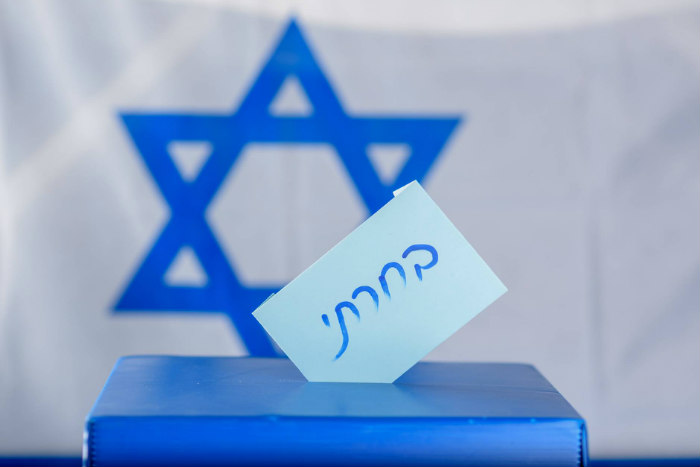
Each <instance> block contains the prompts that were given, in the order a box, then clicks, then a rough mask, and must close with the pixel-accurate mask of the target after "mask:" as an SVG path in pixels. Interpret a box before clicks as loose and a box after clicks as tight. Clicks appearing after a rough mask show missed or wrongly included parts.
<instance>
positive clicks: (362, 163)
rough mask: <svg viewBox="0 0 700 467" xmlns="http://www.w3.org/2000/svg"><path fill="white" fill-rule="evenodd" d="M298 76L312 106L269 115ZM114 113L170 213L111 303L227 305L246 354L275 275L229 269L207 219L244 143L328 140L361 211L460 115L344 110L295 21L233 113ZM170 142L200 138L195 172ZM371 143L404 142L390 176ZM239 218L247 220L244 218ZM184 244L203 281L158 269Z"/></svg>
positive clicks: (375, 204)
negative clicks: (179, 163) (205, 150)
mask: <svg viewBox="0 0 700 467" xmlns="http://www.w3.org/2000/svg"><path fill="white" fill-rule="evenodd" d="M289 76H295V77H296V78H297V80H298V82H299V83H300V84H301V86H302V88H303V90H304V91H305V92H306V95H307V97H308V99H309V102H310V104H311V105H312V107H313V112H312V113H311V115H308V116H300V117H295V116H273V115H271V114H270V112H269V110H268V109H269V106H270V104H271V103H272V101H273V99H274V98H275V96H276V95H277V93H278V91H279V89H280V88H281V86H282V84H283V83H284V81H285V80H286V78H287V77H289ZM121 118H122V120H123V122H124V124H125V126H126V128H127V130H128V132H129V134H130V136H131V138H132V140H133V142H134V144H135V146H136V148H137V149H138V151H139V152H140V154H141V156H142V157H143V160H144V162H145V164H146V166H147V167H148V170H149V171H150V173H151V175H152V176H153V178H154V180H155V181H156V183H157V185H158V188H159V189H160V192H161V194H162V195H163V197H164V198H165V200H166V202H167V203H168V205H169V207H170V212H171V217H170V219H169V220H168V222H167V224H166V225H165V227H164V228H163V230H162V232H161V233H160V235H159V236H158V238H157V239H156V241H155V243H154V244H153V246H152V248H151V250H150V251H149V252H148V254H147V255H146V257H145V258H144V260H143V262H142V263H141V265H140V267H139V268H138V270H137V271H136V273H135V275H134V277H133V278H132V280H131V282H130V283H129V284H128V285H127V287H126V290H125V291H124V292H123V294H122V296H121V298H120V299H119V300H118V302H117V304H116V306H115V311H116V312H168V313H172V312H198V313H202V312H204V313H206V312H215V313H225V314H227V315H228V316H229V317H230V319H231V321H232V322H233V324H234V326H235V327H236V329H237V331H238V333H239V335H240V336H241V338H242V340H243V343H244V344H245V346H246V347H247V349H248V351H249V352H250V354H252V355H260V356H272V355H276V350H275V348H274V346H273V344H272V343H271V341H270V340H269V338H268V336H267V334H266V333H265V331H264V330H263V329H262V327H261V326H260V325H259V324H258V323H257V321H256V320H255V319H254V318H253V316H252V314H251V313H252V311H253V310H254V309H255V308H256V307H257V306H258V305H259V304H260V303H261V302H262V301H263V300H264V299H265V298H267V297H268V296H269V295H270V294H271V293H273V292H275V291H277V290H279V289H280V288H281V287H282V284H275V285H270V286H259V287H253V286H250V285H246V284H244V283H242V282H241V281H240V280H239V279H238V277H237V276H236V272H235V271H236V267H235V258H229V259H228V260H227V257H226V255H225V254H224V251H223V250H222V248H221V246H220V245H219V242H218V241H217V239H216V237H215V236H214V233H213V232H212V230H211V229H210V227H209V225H208V224H207V221H206V219H205V211H206V209H207V206H208V205H209V204H210V203H211V201H212V199H213V198H214V196H215V195H216V193H217V190H218V189H219V187H220V186H221V184H222V183H223V181H224V179H225V178H226V177H227V176H228V174H229V172H230V171H231V169H232V168H234V167H235V164H236V161H237V159H238V157H239V155H240V154H241V150H242V149H243V147H244V146H245V145H246V144H248V143H251V142H257V143H266V142H268V143H269V142H275V143H327V144H330V145H332V146H334V147H335V150H336V152H337V154H338V155H339V157H340V159H341V161H342V163H343V166H344V167H345V169H346V170H347V172H348V174H349V176H350V178H351V179H352V181H353V183H354V184H355V187H356V189H357V192H358V193H359V195H360V198H361V199H362V201H363V203H364V205H365V206H366V208H367V211H368V214H371V213H373V212H375V211H376V210H378V209H379V208H380V207H381V206H382V205H383V204H385V203H386V202H387V201H388V200H389V199H391V196H392V191H393V190H395V189H397V188H399V187H401V186H403V185H405V184H406V183H409V182H410V181H412V180H418V181H421V180H422V179H423V178H424V177H425V175H426V174H427V173H428V171H429V170H430V168H431V166H432V165H433V163H434V162H435V160H436V159H437V157H438V155H439V154H440V151H441V150H442V147H443V146H444V144H445V143H446V141H447V140H448V138H449V136H450V134H451V133H452V132H453V130H454V129H455V127H456V126H457V124H458V123H459V121H460V118H459V117H450V118H440V117H405V116H382V117H371V116H361V115H355V116H353V115H349V114H348V113H346V112H345V110H344V109H343V106H342V105H341V103H340V100H339V99H338V97H337V95H336V93H335V92H334V90H333V88H332V87H331V84H330V83H329V82H328V79H327V78H326V76H325V75H324V73H323V71H322V70H321V68H320V66H319V64H318V62H317V61H316V59H315V58H314V56H313V54H312V52H311V50H310V48H309V46H308V44H307V42H306V41H305V40H304V37H303V35H302V32H301V30H300V28H299V26H298V25H297V24H296V22H295V21H294V20H292V21H291V22H290V23H289V25H288V27H287V29H286V31H285V32H284V34H283V35H282V38H281V39H280V41H279V43H278V44H277V47H276V48H275V49H274V51H273V52H272V55H271V56H270V58H269V60H268V61H267V63H266V64H265V65H264V66H263V68H262V71H261V72H260V74H259V75H258V77H257V79H256V80H255V82H254V83H253V85H252V87H251V88H250V90H249V92H248V94H247V95H246V96H245V98H244V99H243V101H242V103H241V104H240V106H239V108H238V110H237V111H235V112H234V113H233V114H231V115H228V114H199V113H198V114H194V113H192V114H177V113H157V114H156V113H142V112H139V113H124V114H121ZM173 141H178V142H182V141H198V142H201V141H207V142H209V143H210V144H211V145H212V148H213V149H212V152H211V154H210V155H209V157H208V159H207V160H206V162H205V163H204V165H203V166H202V168H201V170H200V172H199V174H198V175H197V176H196V178H195V179H194V180H185V179H184V178H183V177H182V176H181V174H180V172H179V171H178V169H177V167H176V165H175V163H174V161H173V159H172V158H171V156H170V155H169V153H168V151H167V149H166V148H167V147H168V144H169V143H170V142H173ZM370 143H374V144H376V143H386V144H407V145H408V146H410V149H411V153H410V156H409V157H408V159H407V160H406V162H405V164H404V165H403V167H402V168H401V169H400V170H399V172H398V175H397V176H396V178H395V179H394V180H393V182H391V183H388V184H386V183H383V182H382V181H381V180H380V177H379V175H378V174H377V172H376V170H375V168H374V167H373V165H372V163H371V161H370V159H369V158H368V156H367V152H366V148H367V145H368V144H370ZM241 222H242V223H244V222H245V220H241ZM183 247H190V248H191V249H192V251H193V252H194V253H195V254H196V256H197V258H198V259H199V261H200V263H201V265H202V268H203V269H204V272H205V273H206V275H207V277H208V281H207V283H206V284H205V285H203V286H201V287H194V286H193V287H189V286H173V285H168V284H166V283H165V281H164V275H165V273H166V271H167V270H168V268H169V267H170V265H171V264H172V262H173V260H174V259H175V257H176V255H177V254H178V252H179V251H180V249H181V248H183Z"/></svg>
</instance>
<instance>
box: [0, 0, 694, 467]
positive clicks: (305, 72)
mask: <svg viewBox="0 0 700 467" xmlns="http://www.w3.org/2000/svg"><path fill="white" fill-rule="evenodd" d="M336 7H337V8H336ZM698 31H700V6H699V5H698V4H697V2H685V1H675V0H674V1H671V2H667V1H663V2H662V1H660V0H645V1H643V2H634V3H629V4H628V3H619V2H617V3H601V2H593V3H591V2H585V1H582V0H578V1H576V0H572V1H566V2H559V3H554V4H552V3H551V2H546V1H544V0H536V1H534V2H526V3H523V2H518V1H515V0H507V1H506V2H505V3H504V2H499V3H498V5H493V4H484V3H482V2H476V1H466V2H461V1H460V2H458V1H456V0H455V1H452V0H446V1H443V2H438V3H434V2H431V3H420V2H408V3H404V2H400V3H397V2H391V1H389V2H379V3H376V2H367V1H365V0H361V1H358V2H353V3H348V4H343V5H342V7H341V5H335V4H332V5H325V4H324V6H323V7H321V6H319V5H317V4H316V3H314V2H306V1H296V2H289V3H284V2H282V3H275V5H274V6H273V5H269V4H267V3H263V4H260V5H257V4H250V3H248V2H244V1H238V0H220V1H219V0H213V1H155V0H153V1H151V0H126V1H120V2H97V3H96V2H92V1H88V0H65V1H63V2H48V1H42V0H33V1H27V2H12V1H0V168H1V169H0V216H1V217H0V228H1V230H0V458H2V457H7V456H36V455H65V456H79V455H80V446H81V437H82V425H83V420H84V417H85V415H86V413H87V412H88V410H89V408H90V406H91V404H92V403H93V401H94V400H95V398H96V396H97V394H98V392H99V390H100V388H101V387H102V385H103V383H104V381H105V379H106V377H107V374H108V372H109V370H110V369H111V367H112V366H113V364H114V362H115V360H116V359H117V358H118V357H119V356H122V355H126V354H187V355H249V354H252V355H279V352H280V351H279V349H278V348H277V347H275V345H274V344H273V343H272V342H271V341H270V339H269V337H268V336H267V334H266V333H265V332H264V331H263V330H262V328H261V327H260V326H259V325H258V324H257V322H256V321H255V320H254V319H253V318H252V317H251V312H252V311H253V310H254V309H255V308H256V307H257V305H258V304H259V303H260V302H262V300H264V299H265V297H267V296H268V295H269V294H270V293H272V292H274V291H276V290H278V289H279V288H280V287H282V286H284V285H285V284H286V283H287V282H288V281H289V280H291V279H292V278H294V277H295V276H296V275H297V274H299V273H300V272H301V271H303V270H304V269H305V268H306V267H308V266H309V265H310V264H311V263H312V262H313V261H314V260H316V259H317V258H318V257H320V256H321V255H322V254H323V253H325V252H326V251H327V250H328V249H329V248H330V247H331V246H333V245H334V244H335V243H336V242H338V241H339V240H340V239H342V238H343V237H344V236H345V235H346V234H348V233H349V232H350V231H352V230H353V229H354V228H355V227H356V226H357V225H359V224H360V223H361V222H362V221H363V220H364V219H366V218H367V217H368V216H369V215H371V214H372V213H374V212H375V211H376V210H378V209H379V208H380V207H381V206H382V205H383V204H384V203H386V202H387V201H388V200H389V199H391V193H392V191H393V190H394V189H396V188H398V187H400V186H402V185H405V184H406V183H408V182H410V181H411V180H418V181H420V182H421V184H422V185H423V186H424V187H425V188H426V190H427V191H428V192H429V194H430V196H431V197H432V198H433V199H434V200H435V201H436V202H437V203H438V204H439V205H440V207H441V208H442V209H443V210H444V211H445V212H446V214H447V215H448V216H449V217H450V219H451V220H452V221H453V222H454V223H455V225H456V226H457V227H458V228H459V230H460V231H461V232H463V233H464V235H465V236H466V237H467V238H469V240H470V242H471V243H472V244H473V245H474V247H475V248H476V249H477V250H478V251H479V252H480V253H481V254H482V255H483V256H484V257H485V258H488V263H489V265H490V266H491V267H492V268H493V270H494V271H495V272H496V273H497V274H498V276H499V277H500V278H502V280H503V282H504V283H506V284H508V288H509V290H510V292H509V293H508V294H507V295H506V296H504V297H503V298H502V299H501V300H499V301H498V302H497V303H496V304H494V305H493V306H492V307H491V308H489V309H488V310H487V311H486V312H484V313H482V314H481V315H480V316H479V317H477V318H475V319H474V320H473V321H472V322H470V323H469V325H468V326H466V327H464V328H463V329H461V330H460V331H459V332H458V333H457V334H456V335H454V336H453V337H452V338H451V339H449V340H448V341H447V342H446V343H444V344H443V345H441V346H440V347H438V348H437V349H436V350H435V351H434V352H432V353H431V354H430V355H429V357H428V358H429V359H434V360H455V361H457V360H470V361H471V360H474V361H518V362H528V363H533V364H535V365H536V366H537V367H538V368H539V369H540V370H541V371H542V373H543V374H544V375H545V376H546V377H547V378H548V379H550V380H551V381H552V382H553V383H554V384H555V385H556V387H557V389H559V390H560V391H561V392H562V393H563V394H564V395H565V396H566V397H567V399H569V400H570V401H571V402H572V404H573V405H574V406H575V407H576V408H577V409H578V410H579V411H580V412H581V413H582V415H583V416H584V417H585V418H586V419H587V422H588V429H589V433H590V451H591V455H592V457H594V458H595V457H598V458H602V457H635V458H639V457H674V456H691V457H698V456H700V451H698V444H697V440H698V439H700V419H698V417H697V414H698V412H700V399H699V398H698V397H697V396H698V394H699V393H700V353H698V342H700V314H699V313H698V310H699V309H700V245H699V244H698V238H700V217H699V213H700V178H699V176H698V175H699V169H700V164H699V162H700V161H699V159H698V153H699V149H700V112H699V104H700V89H699V88H698V82H699V79H700V53H699V52H700V50H699V47H698V46H699V44H700V41H698V39H700V37H698Z"/></svg>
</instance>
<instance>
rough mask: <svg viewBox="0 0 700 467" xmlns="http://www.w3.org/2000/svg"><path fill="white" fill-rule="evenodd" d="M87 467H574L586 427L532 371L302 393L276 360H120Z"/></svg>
mask: <svg viewBox="0 0 700 467" xmlns="http://www.w3.org/2000/svg"><path fill="white" fill-rule="evenodd" d="M85 448H86V449H85V455H86V457H85V464H86V465H89V466H112V465H144V466H146V465H170V466H179V465H232V464H235V465H432V466H436V465H463V466H471V465H480V466H489V465H498V466H506V465H538V466H547V465H552V466H553V465H557V466H579V465H585V463H586V458H587V452H586V432H585V424H584V421H583V419H582V418H581V417H580V416H579V415H578V414H577V413H576V411H575V410H574V409H573V408H572V407H571V406H570V405H569V404H568V403H567V402H566V400H565V399H564V398H563V397H562V396H561V395H560V394H559V393H558V392H557V391H556V390H555V389H554V388H553V387H552V386H551V385H550V384H549V383H548V382H547V381H546V380H545V379H544V378H543V377H542V376H541V375H540V374H539V373H538V372H537V370H536V369H535V368H534V367H532V366H530V365H522V364H500V363H495V364H489V363H418V364H417V365H416V366H415V367H413V368H412V369H410V370H409V371H408V372H406V373H405V374H404V375H403V376H402V377H401V378H399V380H397V382H396V383H395V384H362V383H309V382H306V380H305V379H304V377H303V376H302V375H301V374H300V373H299V371H298V370H297V369H296V368H295V367H294V366H293V365H292V363H291V362H290V361H288V360H286V359H257V358H222V357H126V358H123V359H121V360H119V362H118V363H117V365H116V367H115V369H114V370H113V372H112V375H111V376H110V378H109V380H108V382H107V384H106V386H105V388H104V390H103V392H102V394H101V395H100V397H99V398H98V400H97V402H96V404H95V407H94V408H93V410H92V412H91V414H90V415H89V416H88V420H87V423H86V446H85Z"/></svg>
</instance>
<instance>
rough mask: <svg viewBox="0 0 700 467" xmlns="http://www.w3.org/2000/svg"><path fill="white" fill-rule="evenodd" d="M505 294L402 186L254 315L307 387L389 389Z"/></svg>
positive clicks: (424, 199)
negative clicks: (325, 384)
mask: <svg viewBox="0 0 700 467" xmlns="http://www.w3.org/2000/svg"><path fill="white" fill-rule="evenodd" d="M505 292H506V287H505V286H504V285H503V284H502V283H501V281H500V280H499V279H498V277H496V275H495V274H494V273H493V271H491V269H490V268H489V267H488V265H487V264H486V263H485V262H484V260H483V259H481V257H480V256H479V255H478V254H477V252H476V251H475V250H474V248H472V246H471V245H470V244H469V242H467V240H466V239H465V238H464V237H463V236H462V234H461V233H460V232H459V231H458V230H457V228H456V227H455V226H454V225H453V224H452V223H451V222H450V221H449V219H447V217H446V216H445V214H444V213H443V212H442V211H441V210H440V208H438V206H437V205H436V204H435V202H434V201H433V200H432V199H431V198H430V197H429V196H428V194H427V193H426V192H425V190H423V188H422V187H421V186H420V185H419V184H418V182H411V183H410V184H408V185H406V186H405V187H403V188H401V189H399V190H397V191H396V192H394V198H393V199H392V200H391V201H389V202H388V203H387V204H386V205H385V206H384V207H382V208H381V209H380V210H379V211H377V212H376V213H375V214H374V215H373V216H372V217H370V218H369V219H367V220H366V221H365V222H364V223H363V224H362V225H360V226H359V227H358V228H357V229H355V230H354V231H353V232H352V233H351V234H350V235H348V236H347V237H345V238H344V239H343V240H342V241H341V242H340V243H338V244H337V245H336V246H334V247H333V248H332V249H331V250H330V251H329V252H328V253H326V254H325V255H323V256H322V257H321V258H320V259H319V260H318V261H316V262H315V263H314V264H312V265H311V266H310V267H309V268H308V269H307V270H305V271H304V272H302V273H301V274H300V275H299V276H298V277H297V278H296V279H294V280H293V281H292V282H290V283H289V284H288V285H287V286H286V287H285V288H283V289H282V290H280V291H279V292H278V293H277V294H275V295H272V296H271V297H270V298H268V299H267V300H266V301H265V302H264V303H263V304H262V305H260V307H258V309H257V310H255V311H254V312H253V315H254V316H255V318H256V319H257V320H258V321H259V322H260V324H262V326H263V327H264V328H265V330H266V331H267V332H268V333H269V334H270V336H271V337H272V338H273V339H274V340H275V342H276V343H277V344H278V345H279V346H280V348H281V349H282V350H283V351H284V352H285V353H286V354H287V355H288V356H289V358H290V359H291V360H292V362H294V364H295V365H296V366H297V367H298V368H299V370H301V372H302V373H303V374H304V376H305V377H306V378H307V379H308V380H309V381H324V382H362V383H391V382H393V381H394V380H396V378H398V377H399V376H401V375H402V374H403V373H404V372H405V371H406V370H408V369H409V368H410V367H412V366H413V365H414V364H415V363H416V362H418V361H419V360H420V359H421V358H422V357H423V356H425V355H426V354H427V353H428V352H430V351H431V350H432V349H434V348H435V347H436V346H437V345H439V344H440V343H441V342H443V341H444V340H445V339H447V338H448V337H449V336H450V335H452V334H453V333H454V332H455V331H457V330H458V329H459V328H461V327H462V326H464V325H465V324H466V323H467V322H468V321H469V320H470V319H472V318H473V317H474V316H476V315H477V314H479V313H480V312H481V311H482V310H483V309H484V308H486V307H487V306H489V305H490V304H491V303H493V302H494V301H495V300H496V299H497V298H498V297H500V296H501V295H503V294H504V293H505Z"/></svg>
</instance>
